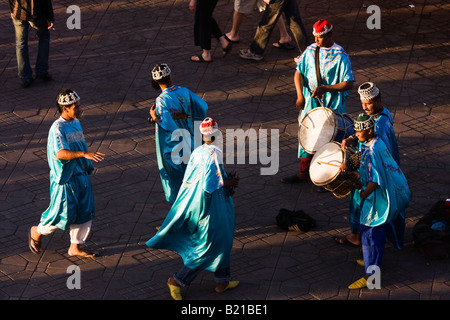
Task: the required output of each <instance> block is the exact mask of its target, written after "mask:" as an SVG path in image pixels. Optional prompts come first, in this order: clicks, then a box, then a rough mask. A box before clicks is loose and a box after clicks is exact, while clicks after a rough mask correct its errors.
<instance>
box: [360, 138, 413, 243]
mask: <svg viewBox="0 0 450 320" xmlns="http://www.w3.org/2000/svg"><path fill="white" fill-rule="evenodd" d="M361 147H362V155H361V166H360V168H359V169H358V172H359V174H360V181H361V183H362V186H363V187H362V189H359V190H355V205H356V206H357V207H358V208H359V211H360V224H362V225H365V226H368V227H377V226H380V225H382V224H387V225H389V224H390V223H391V222H393V221H395V220H396V219H397V218H398V217H399V216H401V214H402V213H403V212H404V210H405V209H406V208H407V207H408V205H409V201H410V197H411V192H410V190H409V188H408V183H407V180H406V177H405V175H404V174H403V172H402V171H401V169H400V167H399V166H398V164H397V162H396V161H395V160H394V158H393V157H392V155H391V154H390V152H389V151H388V148H387V147H386V145H385V143H384V142H383V140H381V139H379V138H377V137H376V138H374V139H373V140H372V141H370V142H366V143H365V144H363V145H362V146H361ZM369 182H374V183H376V184H377V185H378V186H377V187H376V189H375V190H374V191H373V192H372V193H371V194H370V195H369V196H368V197H367V198H366V199H364V201H363V200H362V198H361V192H362V190H364V189H365V188H366V187H367V185H368V183H369ZM403 227H404V226H403ZM397 232H398V234H403V231H402V230H397ZM388 237H389V235H388Z"/></svg>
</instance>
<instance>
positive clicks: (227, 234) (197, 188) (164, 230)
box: [146, 144, 235, 272]
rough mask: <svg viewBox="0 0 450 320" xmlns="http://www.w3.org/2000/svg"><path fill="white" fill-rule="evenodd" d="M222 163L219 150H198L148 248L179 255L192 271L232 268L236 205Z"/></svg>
mask: <svg viewBox="0 0 450 320" xmlns="http://www.w3.org/2000/svg"><path fill="white" fill-rule="evenodd" d="M221 159H222V152H221V151H220V149H219V148H217V147H215V146H212V145H207V144H204V145H202V146H200V147H198V148H197V149H195V150H194V152H193V153H192V156H191V159H190V160H189V163H188V166H187V169H186V173H185V176H184V180H183V184H182V186H181V188H180V192H179V193H178V197H177V199H176V201H175V202H174V204H173V206H172V208H171V209H170V211H169V213H168V214H167V216H166V218H165V220H164V222H163V224H162V225H161V227H160V229H159V230H158V232H157V233H156V235H155V236H154V237H153V238H151V239H150V240H148V241H147V243H146V245H147V246H148V247H150V248H155V249H166V250H170V251H175V252H177V253H178V254H179V255H180V256H181V258H182V259H183V262H184V265H185V266H186V267H188V268H190V269H201V270H209V271H212V272H215V271H216V270H217V269H218V268H226V267H229V266H230V253H231V247H232V245H233V238H234V221H235V217H234V205H233V199H232V197H231V195H230V192H229V190H228V188H224V186H223V181H224V179H226V177H227V175H226V173H225V172H224V170H223V167H222V165H221V164H220V163H221Z"/></svg>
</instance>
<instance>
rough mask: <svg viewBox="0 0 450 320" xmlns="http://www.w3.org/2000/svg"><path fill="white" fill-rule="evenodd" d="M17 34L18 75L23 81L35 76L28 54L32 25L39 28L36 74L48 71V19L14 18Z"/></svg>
mask: <svg viewBox="0 0 450 320" xmlns="http://www.w3.org/2000/svg"><path fill="white" fill-rule="evenodd" d="M13 24H14V29H15V36H16V56H17V67H18V75H19V78H20V79H21V80H22V82H26V81H27V80H30V79H31V78H32V77H33V71H32V69H31V64H30V57H29V56H28V31H29V29H30V26H31V27H32V28H33V29H36V30H37V36H38V39H39V44H38V55H37V59H36V69H35V72H36V75H44V74H46V73H47V71H48V57H49V51H50V49H49V48H50V32H49V31H48V25H47V20H46V19H45V18H40V19H38V20H36V21H22V20H17V19H13Z"/></svg>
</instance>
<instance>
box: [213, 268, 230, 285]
mask: <svg viewBox="0 0 450 320" xmlns="http://www.w3.org/2000/svg"><path fill="white" fill-rule="evenodd" d="M229 280H230V268H229V267H226V268H220V269H217V270H216V272H214V281H215V282H217V283H220V282H225V281H229Z"/></svg>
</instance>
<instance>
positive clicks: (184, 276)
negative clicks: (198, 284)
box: [173, 266, 230, 287]
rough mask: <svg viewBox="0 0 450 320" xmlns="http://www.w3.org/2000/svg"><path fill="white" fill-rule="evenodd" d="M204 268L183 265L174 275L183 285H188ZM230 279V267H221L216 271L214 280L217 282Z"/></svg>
mask: <svg viewBox="0 0 450 320" xmlns="http://www.w3.org/2000/svg"><path fill="white" fill-rule="evenodd" d="M201 270H202V269H190V268H188V267H186V266H182V267H181V268H180V269H179V270H178V271H177V272H176V273H175V274H174V275H173V278H174V279H175V281H176V282H177V283H178V284H179V285H180V286H182V287H187V286H189V285H190V284H191V282H192V281H193V280H194V279H195V277H197V275H198V274H199V273H200V271H201ZM229 279H230V268H229V267H226V268H220V269H217V270H216V271H215V272H214V281H215V282H217V283H220V282H225V281H228V280H229Z"/></svg>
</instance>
